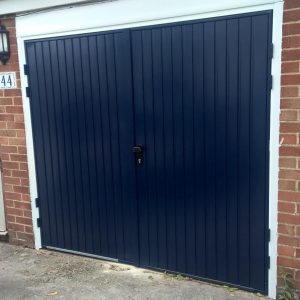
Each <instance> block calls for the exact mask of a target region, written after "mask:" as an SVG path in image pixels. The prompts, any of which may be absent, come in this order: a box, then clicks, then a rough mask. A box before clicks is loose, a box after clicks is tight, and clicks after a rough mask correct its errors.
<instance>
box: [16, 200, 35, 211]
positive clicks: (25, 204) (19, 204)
mask: <svg viewBox="0 0 300 300" xmlns="http://www.w3.org/2000/svg"><path fill="white" fill-rule="evenodd" d="M14 205H15V208H20V209H23V210H31V204H30V203H28V202H22V201H14Z"/></svg>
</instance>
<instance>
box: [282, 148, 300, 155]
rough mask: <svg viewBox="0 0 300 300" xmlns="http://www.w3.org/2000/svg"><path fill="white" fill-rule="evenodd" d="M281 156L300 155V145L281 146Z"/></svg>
mask: <svg viewBox="0 0 300 300" xmlns="http://www.w3.org/2000/svg"><path fill="white" fill-rule="evenodd" d="M279 155H281V156H300V146H294V147H292V146H290V147H288V146H281V147H280V149H279Z"/></svg>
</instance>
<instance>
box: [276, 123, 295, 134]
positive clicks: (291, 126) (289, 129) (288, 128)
mask: <svg viewBox="0 0 300 300" xmlns="http://www.w3.org/2000/svg"><path fill="white" fill-rule="evenodd" d="M280 132H281V133H299V132H300V123H281V124H280Z"/></svg>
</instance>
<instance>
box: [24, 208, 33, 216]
mask: <svg viewBox="0 0 300 300" xmlns="http://www.w3.org/2000/svg"><path fill="white" fill-rule="evenodd" d="M23 213H24V217H26V218H31V217H32V213H31V211H30V210H23Z"/></svg>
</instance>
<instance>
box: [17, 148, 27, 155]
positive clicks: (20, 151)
mask: <svg viewBox="0 0 300 300" xmlns="http://www.w3.org/2000/svg"><path fill="white" fill-rule="evenodd" d="M18 153H19V154H27V150H26V147H22V146H18Z"/></svg>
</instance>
